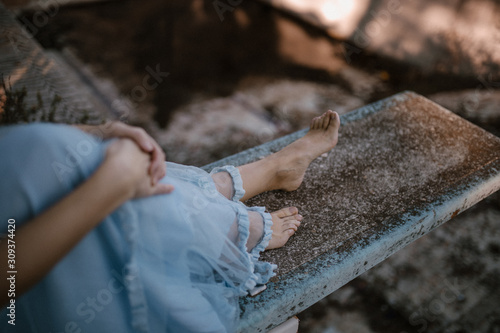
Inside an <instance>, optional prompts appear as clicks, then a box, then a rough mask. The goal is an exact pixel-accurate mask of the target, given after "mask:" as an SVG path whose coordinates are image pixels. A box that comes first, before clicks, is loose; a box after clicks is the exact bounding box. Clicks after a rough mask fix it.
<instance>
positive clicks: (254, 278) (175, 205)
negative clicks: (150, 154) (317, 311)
mask: <svg viewBox="0 0 500 333" xmlns="http://www.w3.org/2000/svg"><path fill="white" fill-rule="evenodd" d="M106 146H107V142H101V141H99V140H98V139H97V138H95V137H92V136H90V135H88V134H86V133H83V132H81V131H79V130H78V129H75V128H73V127H70V126H66V125H57V124H40V123H39V124H26V125H15V126H8V127H5V126H4V127H0V156H1V157H0V158H1V162H0V175H1V176H0V177H1V187H0V223H1V230H0V232H2V233H4V234H5V233H7V225H8V220H9V219H15V221H16V222H15V225H16V231H17V232H18V231H19V229H20V228H22V226H23V224H25V223H26V222H28V221H29V220H30V219H32V218H33V217H34V216H36V215H37V214H39V213H40V212H42V211H43V210H45V209H46V208H48V207H49V206H51V205H53V204H54V203H56V202H57V201H58V200H60V199H61V198H63V197H64V196H65V195H67V194H68V193H70V192H71V191H72V190H73V189H74V188H75V187H77V186H78V185H79V184H80V183H82V182H83V181H84V180H85V179H86V178H87V177H89V176H90V175H91V174H92V172H93V171H94V170H95V169H96V168H97V167H98V166H99V164H100V163H101V161H102V159H103V156H104V152H105V149H106ZM219 171H226V172H228V173H229V174H230V175H231V176H232V179H233V183H234V187H235V188H234V192H235V194H234V197H233V200H228V199H227V198H225V197H224V196H222V195H221V194H220V193H219V192H218V191H217V190H216V187H215V184H214V183H213V180H212V178H211V176H210V174H208V173H206V172H204V171H203V170H201V169H198V168H195V167H188V166H182V165H178V164H173V163H167V176H166V177H165V178H164V179H162V182H166V183H168V184H173V185H174V186H175V188H176V189H175V191H174V192H173V193H171V194H168V195H160V196H154V197H148V198H145V199H139V200H132V201H128V202H126V203H124V204H123V205H122V206H121V207H119V208H118V209H117V210H116V211H114V212H113V213H112V214H111V215H110V216H108V217H107V218H106V219H105V220H103V221H102V222H101V223H100V224H99V226H98V227H96V228H95V229H94V230H93V231H91V232H90V233H89V234H88V235H87V236H86V237H85V238H84V239H83V240H82V241H81V242H79V243H78V245H76V246H75V247H74V249H73V250H72V251H71V252H70V253H69V254H68V255H66V256H65V257H64V259H63V260H61V261H60V262H59V263H58V264H57V265H56V266H55V267H54V268H53V269H52V270H51V271H50V272H49V273H48V274H47V275H46V276H45V277H44V278H43V280H42V281H40V282H39V283H38V284H36V285H35V286H34V287H33V288H32V289H31V290H29V291H28V292H26V293H25V294H23V295H16V302H15V306H16V308H15V324H16V325H15V326H12V325H10V324H9V323H8V320H9V317H7V313H8V311H7V309H5V308H4V309H2V311H1V312H0V331H1V332H43V333H48V332H54V333H55V332H89V333H98V332H121V333H124V332H174V333H177V332H182V333H189V332H207V333H208V332H233V331H234V330H235V325H236V323H237V319H238V317H239V306H238V297H239V296H242V295H245V294H246V293H247V291H248V290H250V289H252V288H253V287H255V285H256V284H262V283H265V282H267V280H268V279H269V278H270V277H271V276H272V275H273V269H274V268H275V267H274V266H273V265H271V264H269V263H265V262H261V261H259V260H258V259H259V253H260V251H262V250H264V248H265V247H266V246H267V245H268V242H269V239H270V237H271V233H272V232H271V229H270V226H271V224H272V221H271V217H270V215H269V214H268V213H265V212H264V209H263V208H262V207H254V208H248V207H246V206H245V205H243V204H242V203H241V202H239V199H240V198H241V197H242V195H243V194H244V191H243V188H242V181H241V177H240V175H239V173H238V171H237V169H236V168H234V167H231V166H228V167H224V168H222V169H218V170H214V171H213V172H219ZM249 210H253V211H257V212H259V213H260V214H261V216H262V217H263V220H264V223H265V228H264V235H263V239H262V241H261V242H260V243H259V244H258V245H257V246H256V247H255V248H254V249H253V250H251V251H250V252H247V250H246V247H245V244H246V242H247V239H248V236H249V220H248V211H249ZM67 223H71V220H68V221H67ZM231 230H232V231H231ZM234 230H237V232H236V233H235V232H234ZM231 234H232V236H231ZM59 236H60V237H64V234H61V235H59ZM40 237H44V235H43V234H40ZM35 250H36V251H40V252H43V251H44V249H43V248H40V249H35ZM0 260H7V258H1V259H0ZM17 274H18V275H19V274H22V272H18V273H17ZM2 276H3V273H2Z"/></svg>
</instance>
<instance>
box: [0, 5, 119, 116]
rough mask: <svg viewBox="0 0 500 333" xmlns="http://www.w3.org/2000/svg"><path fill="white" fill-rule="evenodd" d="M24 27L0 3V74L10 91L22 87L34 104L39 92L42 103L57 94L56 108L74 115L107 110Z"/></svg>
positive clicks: (97, 113) (108, 111)
mask: <svg viewBox="0 0 500 333" xmlns="http://www.w3.org/2000/svg"><path fill="white" fill-rule="evenodd" d="M28 30H29V28H28ZM28 30H27V28H26V27H23V26H22V25H21V24H19V23H18V22H17V21H16V19H15V18H14V16H13V14H12V13H11V12H10V11H9V10H7V9H6V8H5V7H4V6H3V5H2V4H1V3H0V75H3V77H4V79H5V80H6V82H7V85H9V84H10V85H11V86H12V90H14V91H15V90H20V89H22V88H23V87H26V89H27V91H28V95H27V99H26V102H27V106H28V107H31V106H33V105H37V93H40V96H41V98H42V101H43V104H44V106H45V107H48V106H49V105H50V103H51V101H52V100H53V98H54V97H55V96H56V95H58V96H60V97H62V101H61V104H60V110H64V109H66V110H68V113H69V114H74V115H75V116H78V114H81V113H82V111H84V110H86V112H87V113H88V115H89V116H90V118H91V119H93V118H100V115H108V114H110V113H111V111H110V110H109V108H107V107H106V106H105V105H103V104H102V103H101V102H100V101H99V100H98V98H96V97H95V95H94V94H92V93H91V92H89V90H88V89H89V88H88V87H86V86H85V84H84V83H82V82H81V81H80V80H79V78H78V77H76V75H75V74H74V73H72V71H71V69H70V68H69V67H68V65H66V64H65V63H64V62H62V61H61V59H60V58H59V57H57V56H55V55H53V54H52V55H51V54H49V53H47V52H45V51H44V50H43V49H42V47H41V46H40V45H39V44H38V43H37V42H36V40H35V39H34V38H33V37H32V35H31V34H30V33H29V32H28Z"/></svg>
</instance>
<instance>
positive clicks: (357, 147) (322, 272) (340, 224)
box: [205, 92, 500, 332]
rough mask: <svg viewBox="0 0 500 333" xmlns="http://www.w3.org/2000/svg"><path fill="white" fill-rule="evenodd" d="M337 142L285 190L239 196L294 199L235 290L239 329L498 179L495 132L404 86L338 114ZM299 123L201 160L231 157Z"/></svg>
mask: <svg viewBox="0 0 500 333" xmlns="http://www.w3.org/2000/svg"><path fill="white" fill-rule="evenodd" d="M341 121H342V128H341V131H340V137H339V144H338V145H337V147H336V148H335V149H334V150H332V151H331V152H330V153H329V154H328V156H324V157H320V158H318V159H316V160H315V161H314V162H313V163H312V164H311V166H310V168H309V170H308V172H307V174H306V177H305V179H304V183H303V184H302V186H301V187H300V188H299V190H297V191H295V192H289V193H285V192H281V191H273V192H269V193H266V194H262V195H260V196H258V197H256V198H254V199H252V200H251V201H250V202H249V205H261V206H266V207H268V209H269V210H275V209H279V208H281V207H284V206H290V205H295V206H297V207H298V208H299V209H300V210H301V212H302V215H304V217H305V220H304V222H303V223H302V226H301V228H300V229H299V231H298V232H297V233H296V235H295V236H294V237H293V238H292V239H291V240H290V241H289V243H288V244H287V245H286V246H285V247H283V248H281V249H277V250H273V251H269V252H266V253H264V254H263V259H264V260H267V261H270V262H273V263H276V264H278V267H279V268H278V270H277V276H276V277H274V278H273V280H272V281H271V282H270V283H269V284H268V285H267V290H265V291H264V292H263V293H261V294H260V295H258V296H256V297H254V298H250V297H247V298H243V299H242V300H241V303H240V305H241V308H242V317H241V319H242V320H241V323H240V331H241V332H266V331H268V330H269V329H271V328H273V327H275V326H276V325H279V324H280V323H282V322H284V321H286V320H287V319H288V318H290V317H291V316H293V315H295V314H297V313H299V312H300V311H302V310H304V309H306V308H307V307H309V306H311V305H312V304H314V303H316V302H317V301H319V300H320V299H322V298H323V297H325V296H327V295H328V294H330V293H332V292H333V291H335V290H336V289H338V288H340V287H341V286H343V285H344V284H346V283H347V282H349V281H350V280H352V279H354V278H355V277H356V276H358V275H360V274H362V273H363V272H365V271H366V270H368V269H370V268H371V267H373V266H375V265H376V264H378V263H379V262H381V261H383V260H384V259H386V258H388V257H389V256H391V255H392V254H393V253H395V252H397V251H398V250H400V249H402V248H403V247H405V246H406V245H408V244H409V243H411V242H412V241H414V240H416V239H418V238H420V237H421V236H423V235H425V234H426V233H427V232H429V231H431V230H433V229H434V228H436V227H438V226H439V225H441V224H443V223H444V222H446V221H448V220H450V219H451V218H453V217H455V216H456V215H457V214H459V213H460V212H462V211H463V210H466V209H467V208H469V207H471V206H472V205H474V204H475V203H477V202H478V201H480V200H482V199H483V198H485V197H487V196H488V195H490V194H491V193H493V192H495V191H497V190H498V189H499V188H500V139H499V138H497V137H495V136H494V135H492V134H490V133H488V132H486V131H484V130H482V129H481V128H479V127H477V126H475V125H473V124H471V123H469V122H468V121H466V120H464V119H462V118H460V117H458V116H456V115H455V114H453V113H451V112H449V111H448V110H446V109H444V108H442V107H440V106H438V105H437V104H435V103H433V102H431V101H429V100H428V99H426V98H424V97H422V96H419V95H417V94H415V93H412V92H404V93H401V94H398V95H395V96H393V97H390V98H387V99H385V100H382V101H379V102H377V103H374V104H371V105H368V106H365V107H362V108H360V109H357V110H355V111H353V112H351V113H349V114H347V115H344V116H342V117H341ZM306 132H307V130H302V131H299V132H296V133H293V134H290V135H288V136H286V137H283V138H280V139H277V140H275V141H272V142H268V143H266V144H263V145H261V146H258V147H255V148H252V149H249V150H247V151H244V152H241V153H239V154H236V155H233V156H230V157H228V158H225V159H223V160H221V161H218V162H215V163H212V164H210V165H207V166H206V167H205V169H207V170H209V169H211V168H213V167H215V166H218V165H223V164H232V165H241V164H245V163H249V162H252V161H254V160H257V159H259V158H262V157H264V156H267V155H269V154H271V153H273V152H275V151H278V150H279V149H281V148H283V147H284V146H286V145H287V144H289V143H290V142H292V141H294V140H296V139H298V138H299V137H301V136H303V135H304V134H305V133H306Z"/></svg>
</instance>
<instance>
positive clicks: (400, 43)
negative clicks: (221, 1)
mask: <svg viewBox="0 0 500 333" xmlns="http://www.w3.org/2000/svg"><path fill="white" fill-rule="evenodd" d="M261 1H262V2H265V3H268V4H270V5H271V6H273V7H275V8H277V9H280V10H283V11H285V12H287V13H290V14H292V15H294V16H296V17H298V18H299V19H302V20H303V21H306V22H308V23H310V24H313V25H315V26H316V27H318V28H320V29H322V30H324V31H325V32H326V33H327V34H329V35H330V36H332V37H334V38H337V39H341V40H344V41H345V43H344V54H345V57H346V60H347V61H348V62H349V61H350V60H351V58H352V57H353V56H355V55H356V54H359V53H362V52H369V53H372V54H376V55H378V56H381V57H382V58H388V59H391V60H396V61H399V62H401V63H403V64H407V65H410V66H415V67H416V68H418V69H419V70H420V71H421V72H423V73H426V74H430V73H433V72H435V71H438V72H440V73H443V74H452V75H457V76H462V77H476V76H477V75H488V74H490V73H493V75H494V76H495V78H499V77H500V71H499V68H500V43H499V41H500V23H499V22H500V21H499V20H498V15H499V13H500V4H499V3H498V1H493V0H480V1H477V0H465V1H458V0H439V1H431V0H427V1H400V0H376V1H367V0H356V1H340V0H320V1H308V2H305V1H303V2H301V1H296V0H261Z"/></svg>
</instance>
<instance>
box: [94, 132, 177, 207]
mask: <svg viewBox="0 0 500 333" xmlns="http://www.w3.org/2000/svg"><path fill="white" fill-rule="evenodd" d="M150 164H151V157H150V154H148V153H146V152H144V150H143V149H141V148H140V147H139V146H138V144H136V141H132V140H130V139H119V140H116V141H114V142H112V143H111V144H110V145H109V146H108V148H107V150H106V157H105V160H104V162H103V165H102V166H101V167H103V168H105V169H107V171H108V174H109V177H110V178H111V182H112V183H115V184H122V185H124V189H123V190H124V191H126V192H127V193H128V194H129V195H128V196H129V198H130V199H136V198H141V197H147V196H151V195H157V194H167V193H170V192H172V191H173V189H174V187H173V186H172V185H167V184H162V183H158V182H152V181H151V176H150V174H149V170H150Z"/></svg>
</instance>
